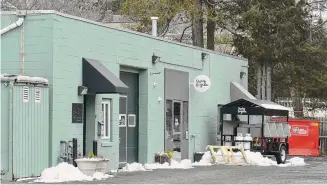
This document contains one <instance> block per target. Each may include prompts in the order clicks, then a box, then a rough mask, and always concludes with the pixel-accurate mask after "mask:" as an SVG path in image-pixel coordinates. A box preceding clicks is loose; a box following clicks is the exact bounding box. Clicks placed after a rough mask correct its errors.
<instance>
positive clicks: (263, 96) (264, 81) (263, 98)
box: [261, 64, 267, 100]
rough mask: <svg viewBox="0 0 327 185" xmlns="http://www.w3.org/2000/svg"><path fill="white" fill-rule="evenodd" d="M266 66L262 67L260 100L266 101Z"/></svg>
mask: <svg viewBox="0 0 327 185" xmlns="http://www.w3.org/2000/svg"><path fill="white" fill-rule="evenodd" d="M266 77H267V76H266V64H263V65H262V79H261V80H262V82H261V99H262V100H266Z"/></svg>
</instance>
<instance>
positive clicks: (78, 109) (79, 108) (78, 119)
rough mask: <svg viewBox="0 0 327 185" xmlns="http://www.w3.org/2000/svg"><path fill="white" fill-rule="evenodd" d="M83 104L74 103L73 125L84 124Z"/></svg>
mask: <svg viewBox="0 0 327 185" xmlns="http://www.w3.org/2000/svg"><path fill="white" fill-rule="evenodd" d="M83 115H84V105H83V103H72V123H83Z"/></svg>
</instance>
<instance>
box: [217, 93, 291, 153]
mask: <svg viewBox="0 0 327 185" xmlns="http://www.w3.org/2000/svg"><path fill="white" fill-rule="evenodd" d="M263 104H270V105H278V104H275V103H273V102H271V101H265V100H252V99H239V100H236V101H233V102H231V103H228V104H225V105H218V109H219V110H220V142H221V146H223V142H224V140H223V137H224V136H225V135H223V128H224V127H223V124H224V114H231V115H232V119H237V115H247V116H248V124H249V120H250V119H249V118H250V115H255V116H261V117H262V119H261V138H264V118H265V116H280V117H286V122H288V115H289V111H288V110H286V109H276V108H274V109H273V108H265V107H264V106H262V105H263ZM287 142H288V137H287V138H286V143H287ZM261 148H262V150H263V142H261Z"/></svg>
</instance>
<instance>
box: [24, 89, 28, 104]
mask: <svg viewBox="0 0 327 185" xmlns="http://www.w3.org/2000/svg"><path fill="white" fill-rule="evenodd" d="M28 99H29V88H28V86H24V87H23V102H24V103H27V102H28Z"/></svg>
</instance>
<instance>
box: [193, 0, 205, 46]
mask: <svg viewBox="0 0 327 185" xmlns="http://www.w3.org/2000/svg"><path fill="white" fill-rule="evenodd" d="M194 1H195V7H196V8H197V10H198V12H197V13H195V14H194V15H193V21H192V23H193V24H192V41H193V45H194V46H198V47H201V48H203V45H204V44H203V18H202V13H201V12H202V11H201V10H202V0H194Z"/></svg>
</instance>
